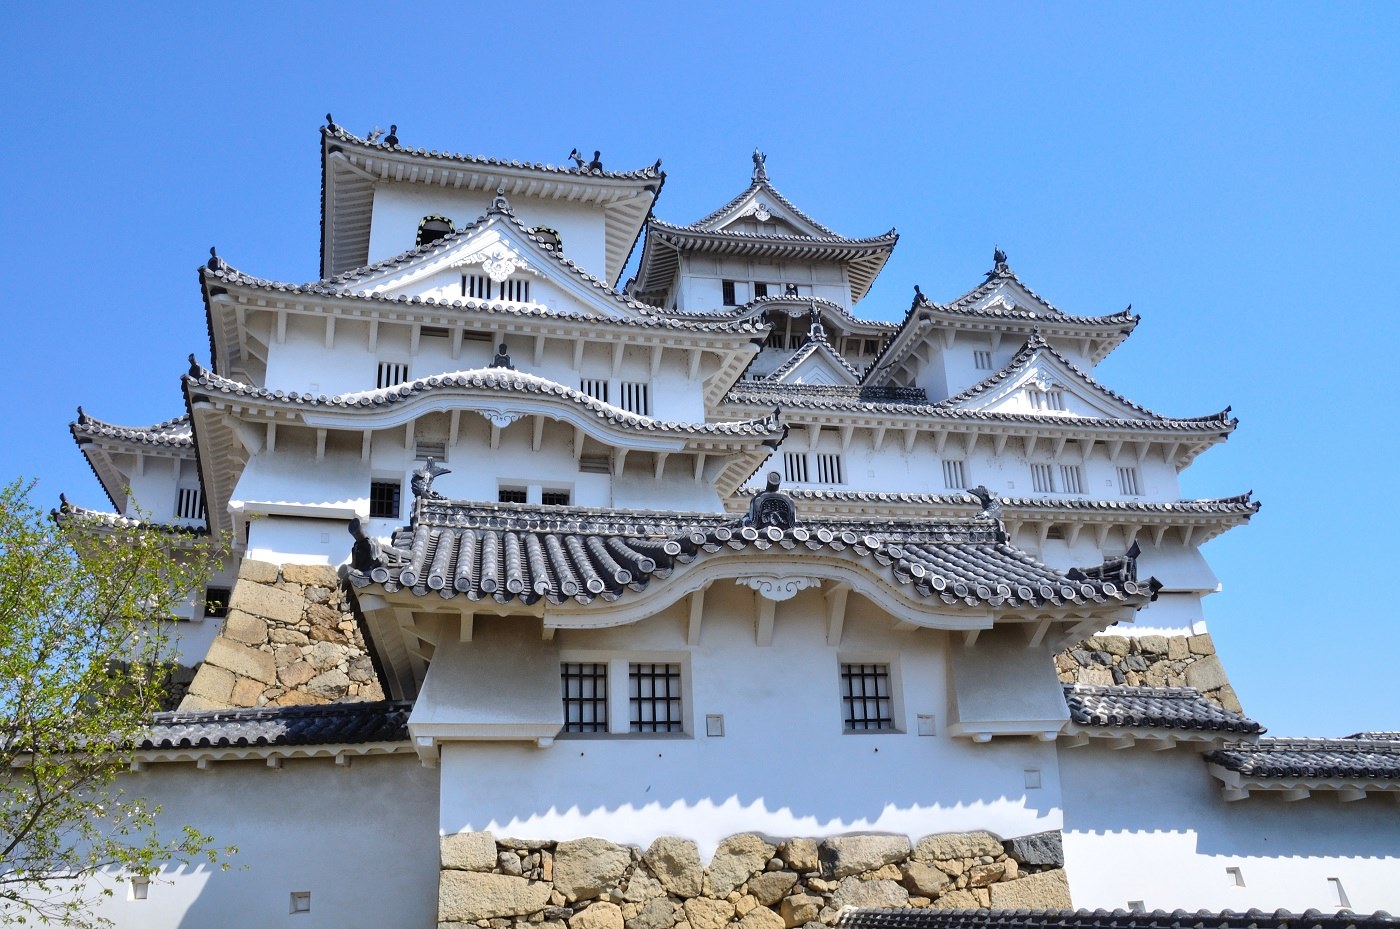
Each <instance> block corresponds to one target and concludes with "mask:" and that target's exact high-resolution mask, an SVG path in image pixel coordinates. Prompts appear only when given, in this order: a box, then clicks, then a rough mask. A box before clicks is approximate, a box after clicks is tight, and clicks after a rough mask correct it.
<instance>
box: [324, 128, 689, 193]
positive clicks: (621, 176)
mask: <svg viewBox="0 0 1400 929" xmlns="http://www.w3.org/2000/svg"><path fill="white" fill-rule="evenodd" d="M321 133H322V134H323V135H325V136H327V137H329V138H332V139H337V140H339V141H341V142H351V143H354V144H355V145H361V146H364V147H365V148H373V149H378V150H379V151H381V152H389V153H399V154H406V155H418V156H421V157H424V158H434V159H438V160H441V161H456V162H461V163H463V164H476V165H485V166H488V167H493V168H521V169H525V170H529V171H539V172H542V173H545V174H562V175H573V176H575V177H578V178H580V179H583V180H586V179H588V178H591V177H601V178H610V179H614V180H627V181H637V180H643V181H645V180H657V181H665V179H666V172H665V171H662V170H661V160H660V159H659V158H658V159H657V160H656V162H655V163H654V164H652V165H649V166H648V167H645V168H637V169H636V170H633V171H590V170H588V169H587V168H579V167H569V166H566V165H552V164H544V163H542V162H538V161H507V160H505V159H503V158H488V157H486V156H485V155H467V154H462V153H460V152H440V151H437V150H435V149H426V148H409V147H407V146H404V145H389V144H387V143H385V142H382V141H381V142H371V141H370V140H369V139H363V138H361V137H359V136H357V135H355V134H354V133H351V132H347V131H346V130H345V128H344V127H343V126H339V125H330V126H322V127H321ZM658 187H659V185H658Z"/></svg>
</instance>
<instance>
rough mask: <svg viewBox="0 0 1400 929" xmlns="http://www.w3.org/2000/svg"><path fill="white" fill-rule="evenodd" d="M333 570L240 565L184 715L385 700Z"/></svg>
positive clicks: (185, 701) (251, 563) (185, 700)
mask: <svg viewBox="0 0 1400 929" xmlns="http://www.w3.org/2000/svg"><path fill="white" fill-rule="evenodd" d="M382 699H384V691H383V689H382V688H381V687H380V684H379V680H378V677H377V676H376V675H375V671H374V664H373V662H372V661H371V660H370V657H369V653H368V651H367V650H366V648H365V642H364V638H363V637H362V635H361V634H360V629H359V626H358V624H357V623H356V621H355V616H354V613H353V612H352V611H351V608H350V606H349V604H348V602H347V600H346V596H345V592H344V590H343V589H342V587H341V582H340V578H339V577H338V576H337V575H336V573H335V569H334V568H330V567H327V566H325V565H294V564H289V565H282V566H280V567H279V566H278V565H275V564H269V563H267V562H264V561H251V560H245V561H244V562H243V564H242V566H241V567H240V568H239V570H238V581H237V583H235V584H234V587H233V594H232V596H231V597H230V598H229V611H228V616H227V617H225V619H224V621H223V627H222V628H221V629H220V630H219V635H218V636H217V637H216V638H215V639H214V642H213V644H212V645H210V647H209V653H208V654H207V655H206V656H205V658H204V662H203V663H202V664H201V665H200V666H199V670H198V671H197V672H196V673H195V675H194V679H193V680H192V681H190V683H189V689H188V692H187V693H186V694H185V695H184V698H183V699H182V700H181V701H180V705H179V706H180V709H182V710H212V709H226V708H229V707H255V706H296V705H301V704H311V703H337V702H345V701H358V700H382Z"/></svg>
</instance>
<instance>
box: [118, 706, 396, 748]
mask: <svg viewBox="0 0 1400 929" xmlns="http://www.w3.org/2000/svg"><path fill="white" fill-rule="evenodd" d="M412 709H413V704H412V703H410V702H407V701H380V702H377V703H335V704H329V705H326V706H281V707H262V708H259V709H230V710H212V711H206V712H176V713H157V714H156V715H155V719H154V720H153V721H152V723H151V728H150V732H149V733H147V735H146V737H145V738H144V739H142V740H141V742H140V743H139V744H138V745H137V746H136V747H137V748H138V749H141V750H148V751H154V750H163V749H187V748H241V747H258V746H269V747H270V746H277V745H333V744H346V745H353V744H358V743H363V742H400V741H404V740H406V739H407V738H408V714H409V711H411V710H412Z"/></svg>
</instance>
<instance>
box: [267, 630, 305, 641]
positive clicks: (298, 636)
mask: <svg viewBox="0 0 1400 929" xmlns="http://www.w3.org/2000/svg"><path fill="white" fill-rule="evenodd" d="M267 637H268V638H269V639H271V640H272V641H273V642H275V643H277V644H278V645H309V644H311V640H310V639H308V638H307V637H306V633H304V632H300V631H298V630H296V629H289V628H287V627H286V626H273V627H272V628H271V629H269V630H268V633H267Z"/></svg>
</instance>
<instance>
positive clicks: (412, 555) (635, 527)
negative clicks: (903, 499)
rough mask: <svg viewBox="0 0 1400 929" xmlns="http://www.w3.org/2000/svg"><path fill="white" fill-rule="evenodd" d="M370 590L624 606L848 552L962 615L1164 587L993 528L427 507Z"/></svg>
mask: <svg viewBox="0 0 1400 929" xmlns="http://www.w3.org/2000/svg"><path fill="white" fill-rule="evenodd" d="M414 514H415V515H414V520H413V522H412V524H411V525H409V526H408V527H406V528H404V529H401V530H399V531H398V532H397V533H395V535H394V537H393V541H392V547H391V549H390V550H389V551H382V552H380V553H379V555H380V557H379V559H378V561H377V563H375V564H373V565H368V564H364V563H360V562H357V563H355V565H354V566H355V570H352V571H351V573H350V580H351V582H352V583H353V584H355V585H356V586H358V587H367V586H369V585H370V584H379V585H382V586H383V587H384V589H385V590H387V591H390V592H393V591H397V590H409V591H412V592H413V593H414V594H416V595H418V596H427V595H428V594H430V593H433V594H436V595H438V596H440V597H443V598H448V599H450V598H452V597H455V596H457V595H458V594H462V595H465V596H466V597H467V598H468V599H471V600H481V599H486V598H490V599H494V600H496V601H498V602H503V603H504V602H509V601H511V600H514V599H518V600H521V601H522V602H525V603H527V604H528V603H534V602H536V601H538V600H540V599H541V598H544V599H546V600H548V601H549V602H551V603H563V602H565V601H567V600H574V601H577V602H579V603H584V604H586V603H589V602H591V601H593V600H594V599H595V598H601V599H603V600H605V601H615V600H617V599H619V598H620V597H622V596H624V595H625V594H626V593H627V592H628V591H641V590H643V589H645V588H646V586H647V585H648V583H649V582H650V580H651V579H652V578H653V577H656V578H665V577H668V576H669V575H670V573H671V572H672V571H673V570H675V569H676V568H677V567H678V566H681V565H685V564H688V563H690V562H692V561H694V560H696V559H697V558H701V557H703V556H704V555H707V554H712V553H717V552H745V551H752V552H755V553H757V552H764V551H769V550H776V551H785V552H788V553H791V555H792V556H797V557H800V556H802V555H803V554H805V553H814V554H829V553H833V552H847V551H849V552H850V553H852V554H853V555H854V556H856V558H857V559H859V560H861V561H865V562H868V563H869V566H870V567H871V568H873V569H874V570H875V571H876V572H878V573H879V574H882V575H884V576H885V578H886V579H887V580H888V581H889V582H890V583H891V585H892V586H895V587H897V588H903V589H904V591H905V593H906V594H908V595H913V596H917V597H921V598H925V599H931V600H941V601H942V602H943V603H946V604H949V605H955V604H956V605H962V604H965V605H968V606H974V607H987V606H1006V607H1021V606H1069V605H1075V606H1085V605H1088V604H1094V603H1098V604H1110V603H1118V604H1122V605H1140V604H1142V603H1145V602H1146V601H1147V600H1148V599H1149V598H1150V596H1151V588H1150V584H1151V582H1148V581H1144V582H1141V583H1138V582H1136V581H1134V580H1119V581H1116V582H1115V581H1113V580H1109V579H1105V578H1084V579H1080V580H1072V579H1071V578H1070V577H1068V576H1066V574H1064V573H1062V572H1060V571H1057V570H1055V569H1053V568H1050V567H1047V566H1046V565H1043V564H1041V563H1040V562H1038V561H1036V560H1035V559H1034V558H1032V557H1031V556H1030V555H1028V554H1026V553H1025V552H1023V551H1020V550H1019V549H1016V548H1014V547H1012V546H1011V545H1009V544H1007V543H1006V541H1005V534H1004V533H1003V532H1002V531H1001V529H1000V526H999V525H998V524H997V523H996V522H995V521H994V520H987V519H953V520H942V521H936V520H928V521H912V520H911V521H905V522H901V521H897V520H889V519H879V520H873V519H868V520H859V519H846V520H812V521H803V522H801V523H796V524H793V525H791V526H789V527H786V528H783V527H779V526H774V525H770V526H764V527H757V526H753V525H749V524H748V523H747V521H746V520H745V519H736V518H734V517H732V516H727V515H723V514H701V513H690V514H687V513H657V512H629V511H620V510H611V511H609V510H580V509H573V508H568V507H534V506H527V505H523V504H521V505H514V504H479V503H465V502H462V503H457V502H451V501H441V502H439V501H432V500H427V499H421V500H419V501H418V503H417V505H415V507H414Z"/></svg>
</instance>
